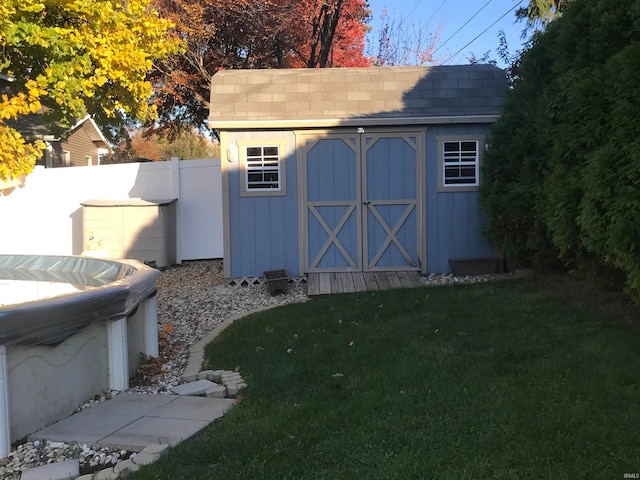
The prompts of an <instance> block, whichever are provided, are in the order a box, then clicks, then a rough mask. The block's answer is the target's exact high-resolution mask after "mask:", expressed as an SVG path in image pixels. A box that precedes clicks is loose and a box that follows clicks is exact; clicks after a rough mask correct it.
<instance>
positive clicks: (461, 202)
mask: <svg viewBox="0 0 640 480" xmlns="http://www.w3.org/2000/svg"><path fill="white" fill-rule="evenodd" d="M489 129H490V127H489V126H488V125H441V126H430V127H427V128H426V135H425V146H424V150H422V152H423V155H424V156H423V157H422V160H421V162H422V167H421V168H420V169H419V171H421V172H422V177H423V179H425V182H424V186H425V191H424V192H422V193H421V194H417V192H416V187H417V185H418V184H419V182H418V183H416V182H407V181H406V179H407V178H412V177H411V174H410V173H409V172H410V171H415V166H414V165H412V164H411V163H412V156H413V155H414V151H413V150H412V148H410V147H409V145H407V144H406V143H405V142H404V141H402V140H400V139H398V138H380V139H379V140H378V141H377V143H376V144H375V145H374V146H373V147H372V148H371V149H370V150H369V151H368V152H367V155H366V156H367V157H368V158H369V160H368V162H367V164H366V165H363V167H362V168H364V169H365V171H362V172H360V173H359V168H358V167H357V162H356V160H355V159H356V153H355V152H354V151H353V150H352V149H351V148H349V147H348V146H347V145H346V144H345V143H344V142H343V141H342V140H339V139H329V138H327V139H320V140H319V141H318V143H317V144H316V145H315V146H314V147H312V148H311V149H310V151H309V152H308V157H307V158H308V161H307V163H306V169H307V183H306V188H307V195H308V200H309V201H310V202H324V201H329V200H332V201H336V200H337V201H338V202H340V201H344V203H345V204H344V205H335V206H331V207H329V206H323V205H318V206H317V207H316V209H317V211H318V213H319V214H320V216H321V217H322V219H323V221H324V222H326V223H327V225H328V227H329V228H330V229H335V227H336V226H337V225H338V223H339V222H340V221H341V219H342V218H343V215H344V213H345V212H346V211H347V209H348V208H349V205H350V204H353V202H354V201H355V200H356V199H357V198H356V197H358V193H357V191H356V186H355V185H356V184H357V183H358V178H359V177H358V175H359V174H360V175H366V177H367V178H366V182H365V185H366V189H367V191H366V192H362V195H363V198H365V199H368V200H373V201H375V199H376V197H379V196H380V198H387V197H390V198H391V199H397V200H398V201H400V200H403V199H404V198H409V199H410V198H415V199H417V200H418V202H419V203H421V205H422V208H423V209H422V212H423V218H422V222H418V219H417V213H418V211H417V210H414V211H413V212H412V213H411V214H410V215H409V217H408V220H407V222H406V223H405V225H404V226H403V227H402V228H401V229H400V230H399V231H398V232H397V235H396V236H397V238H398V240H399V241H400V242H401V243H402V244H403V245H407V246H408V247H411V245H412V242H415V238H416V234H415V232H416V229H417V228H418V225H419V224H420V223H421V232H422V235H423V236H424V238H425V239H426V240H423V245H424V246H423V247H422V248H423V254H421V255H420V257H422V258H420V260H421V261H422V271H423V272H426V273H446V272H450V271H451V267H450V265H449V259H450V258H473V257H488V256H496V255H497V252H496V251H495V249H494V248H493V247H492V246H491V245H490V244H489V243H488V241H487V240H486V238H485V237H484V235H483V233H482V231H483V227H484V217H483V214H482V211H481V208H480V205H479V192H477V191H471V192H468V191H467V192H463V191H460V192H438V181H439V180H438V152H437V141H436V137H437V136H439V135H457V134H459V135H470V134H471V135H478V134H480V135H485V136H487V135H488V134H489ZM255 138H264V139H265V140H278V139H283V138H284V139H286V144H287V148H286V156H285V165H286V195H285V196H265V197H259V196H258V197H253V196H251V197H247V196H244V197H242V196H241V195H240V193H241V192H240V182H241V178H240V177H241V171H240V169H239V168H238V165H236V164H229V165H228V167H227V169H226V175H227V180H228V191H229V195H228V198H227V199H226V201H227V202H228V212H229V221H228V225H229V233H228V236H227V237H225V238H228V239H229V240H228V241H229V249H228V252H229V254H228V260H229V263H230V271H229V272H230V275H231V276H232V277H244V276H261V275H262V272H263V271H265V270H273V269H279V268H285V269H286V270H287V272H288V273H289V274H290V275H300V274H302V273H303V272H302V270H303V266H302V265H300V257H301V252H302V250H303V248H304V246H303V245H301V244H299V241H300V231H299V229H300V228H302V225H301V223H300V215H301V213H300V211H299V209H300V208H301V205H302V203H303V199H301V198H299V197H298V194H299V192H298V175H299V174H300V171H299V164H298V159H297V156H296V152H295V147H296V140H295V135H294V133H293V131H283V132H273V131H271V132H229V133H228V143H229V144H233V143H235V142H236V141H240V140H247V139H255ZM364 148H366V147H364ZM389 157H391V158H393V159H394V161H393V162H388V161H384V159H385V158H386V159H388V158H389ZM425 157H426V158H425ZM413 158H415V156H413ZM402 179H405V181H404V182H403V181H401V180H402ZM390 189H391V190H390ZM334 190H335V191H334ZM357 203H358V208H361V207H360V205H359V202H357ZM377 209H378V212H379V214H380V215H381V216H382V218H384V220H385V222H386V223H387V224H388V225H389V227H390V228H393V227H394V225H395V224H396V223H397V221H398V219H399V218H401V216H402V215H403V213H404V209H405V207H404V206H399V205H380V206H378V207H377ZM358 212H359V210H358V211H356V210H354V211H353V212H352V214H351V215H350V217H349V218H348V220H347V221H346V224H345V226H344V228H343V229H341V230H340V233H339V234H338V240H339V242H340V244H341V245H342V246H343V247H344V248H345V250H346V251H347V252H348V253H349V255H351V256H352V258H356V257H357V252H358V249H359V248H363V242H364V239H363V238H359V235H358V229H359V228H361V227H362V225H360V224H359V223H358V218H359V213H358ZM362 214H364V215H367V218H366V224H365V225H366V231H365V232H363V235H366V237H367V238H368V242H369V249H368V251H367V252H366V253H367V257H368V258H365V259H364V262H370V261H371V260H372V257H373V256H374V255H376V252H377V251H378V249H379V248H380V247H381V246H382V245H383V242H384V241H385V238H386V237H387V234H386V232H385V231H384V229H383V228H382V227H381V225H380V224H379V222H378V221H377V219H375V218H374V217H373V214H372V212H370V211H367V210H366V209H365V208H364V207H362ZM307 221H308V226H307V231H306V236H307V237H306V239H307V241H308V249H309V256H310V257H314V255H315V254H317V253H318V252H319V251H320V250H321V249H322V247H323V245H324V244H325V242H326V241H327V239H328V234H327V233H326V231H325V229H324V228H323V227H322V226H321V225H320V223H319V221H318V220H317V218H315V216H314V215H312V214H311V213H310V214H309V215H308V220H307ZM411 250H412V249H411V248H409V251H411ZM313 259H314V258H310V259H309V261H313ZM425 259H426V260H425ZM225 260H227V258H225ZM402 261H403V260H402V257H401V253H400V251H399V250H397V248H396V247H395V246H394V245H390V247H389V248H388V250H387V251H386V252H385V253H384V254H383V256H382V257H381V258H380V259H379V261H378V263H377V265H379V266H382V267H385V266H387V265H390V266H392V265H399V264H402ZM425 263H426V265H425ZM336 267H339V268H342V267H344V268H345V269H349V268H350V266H349V264H348V262H347V261H346V260H345V258H344V255H343V254H342V253H341V252H340V251H339V250H338V249H337V248H336V246H335V245H333V244H332V245H331V246H330V247H329V249H328V251H327V252H326V255H324V256H323V257H322V260H321V263H319V264H318V265H317V268H320V269H323V268H328V269H331V268H336Z"/></svg>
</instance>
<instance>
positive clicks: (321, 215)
mask: <svg viewBox="0 0 640 480" xmlns="http://www.w3.org/2000/svg"><path fill="white" fill-rule="evenodd" d="M299 141H300V142H301V144H302V145H301V147H302V148H301V152H302V153H301V156H302V170H303V175H302V185H301V187H302V188H301V190H302V195H303V205H302V211H303V231H304V234H305V235H304V238H303V244H304V247H305V248H304V250H303V255H304V265H305V271H306V272H343V271H384V270H387V271H397V270H419V269H420V251H421V235H420V232H421V231H422V221H421V217H422V215H421V202H420V201H419V198H420V191H421V185H422V183H421V175H420V170H421V168H420V161H419V158H420V151H421V150H422V147H421V141H422V137H421V134H420V133H418V132H412V133H405V132H403V133H397V132H396V133H392V132H387V133H383V132H380V133H371V134H369V133H361V134H338V133H335V134H325V135H319V136H302V137H301V138H300V140H299Z"/></svg>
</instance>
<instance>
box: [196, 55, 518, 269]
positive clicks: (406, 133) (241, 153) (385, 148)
mask: <svg viewBox="0 0 640 480" xmlns="http://www.w3.org/2000/svg"><path fill="white" fill-rule="evenodd" d="M506 86H507V82H506V79H505V75H504V72H503V71H502V70H500V69H499V68H496V67H493V66H490V65H459V66H440V67H389V68H353V69H350V68H345V69H295V70H225V71H221V72H218V73H217V74H216V75H215V76H214V77H213V80H212V85H211V109H210V114H209V126H210V127H211V128H214V129H217V130H219V131H220V140H221V155H222V183H223V202H224V205H223V212H224V269H225V271H224V273H225V276H226V277H227V278H235V277H247V276H261V275H262V272H264V271H267V270H273V269H281V268H284V269H286V270H287V272H288V273H289V274H291V275H304V274H306V273H313V272H344V271H402V270H415V271H419V272H421V273H423V274H426V273H435V272H439V273H444V272H449V271H450V270H451V266H450V259H454V258H483V257H495V256H497V252H496V251H495V250H494V249H493V248H492V247H491V246H490V245H489V244H488V242H487V241H486V240H485V238H484V237H483V235H482V229H483V224H484V221H483V215H482V212H481V209H480V205H479V200H478V188H479V185H480V183H481V182H482V178H481V167H482V156H483V152H484V151H485V149H486V148H488V138H487V137H488V133H489V129H490V126H491V124H492V123H493V122H495V121H496V119H497V118H498V116H499V114H500V110H501V105H502V99H503V93H504V90H505V88H506Z"/></svg>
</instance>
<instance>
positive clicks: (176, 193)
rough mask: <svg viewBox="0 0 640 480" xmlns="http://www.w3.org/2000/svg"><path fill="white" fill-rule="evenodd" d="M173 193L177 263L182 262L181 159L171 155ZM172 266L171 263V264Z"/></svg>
mask: <svg viewBox="0 0 640 480" xmlns="http://www.w3.org/2000/svg"><path fill="white" fill-rule="evenodd" d="M171 195H172V196H173V198H177V199H178V201H177V202H176V263H177V264H181V263H182V215H181V212H180V211H181V210H182V205H181V203H180V159H179V158H178V157H171ZM169 266H171V265H169Z"/></svg>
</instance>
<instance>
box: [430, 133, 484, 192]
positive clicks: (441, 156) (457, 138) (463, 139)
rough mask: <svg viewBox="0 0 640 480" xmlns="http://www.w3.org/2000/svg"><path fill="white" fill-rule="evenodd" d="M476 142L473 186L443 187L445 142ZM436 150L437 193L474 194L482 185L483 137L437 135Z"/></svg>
mask: <svg viewBox="0 0 640 480" xmlns="http://www.w3.org/2000/svg"><path fill="white" fill-rule="evenodd" d="M472 141H475V142H477V145H478V151H477V155H476V160H475V167H476V181H475V183H473V184H460V185H445V184H444V144H445V142H472ZM436 144H437V149H438V192H475V191H477V190H478V189H479V188H480V184H481V183H482V172H481V167H482V155H483V153H484V145H485V137H484V135H438V136H436Z"/></svg>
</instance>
